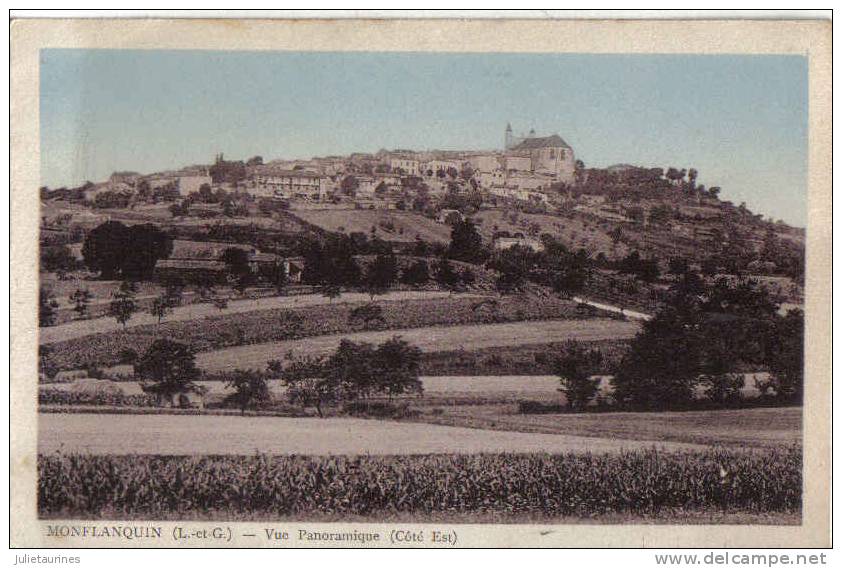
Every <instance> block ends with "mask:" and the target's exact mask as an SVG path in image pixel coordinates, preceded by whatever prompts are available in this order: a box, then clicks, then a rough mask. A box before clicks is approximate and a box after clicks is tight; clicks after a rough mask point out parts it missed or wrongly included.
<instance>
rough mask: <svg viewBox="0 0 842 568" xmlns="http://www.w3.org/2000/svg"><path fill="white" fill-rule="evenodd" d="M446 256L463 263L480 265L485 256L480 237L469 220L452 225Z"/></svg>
mask: <svg viewBox="0 0 842 568" xmlns="http://www.w3.org/2000/svg"><path fill="white" fill-rule="evenodd" d="M447 254H448V256H449V257H450V258H453V259H455V260H462V261H464V262H471V263H480V262H482V261H483V260H485V258H486V256H487V254H486V251H485V248H484V247H483V246H482V237H481V236H480V234H479V232H478V231H477V228H476V226H475V225H474V224H473V222H472V221H471V220H470V219H466V220H464V221H461V222H458V223H456V224H454V225H453V228H452V229H451V231H450V246H449V247H448V251H447Z"/></svg>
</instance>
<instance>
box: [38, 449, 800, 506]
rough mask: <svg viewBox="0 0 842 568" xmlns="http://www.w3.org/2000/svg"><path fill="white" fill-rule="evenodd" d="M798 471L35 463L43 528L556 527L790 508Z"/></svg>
mask: <svg viewBox="0 0 842 568" xmlns="http://www.w3.org/2000/svg"><path fill="white" fill-rule="evenodd" d="M801 463H802V457H801V453H800V451H799V450H797V449H795V448H789V449H783V450H770V451H767V452H756V453H749V452H739V451H728V450H722V449H713V450H708V451H704V452H685V453H664V452H659V451H655V450H645V451H634V452H626V453H621V454H616V455H600V456H595V455H588V454H586V455H574V454H563V455H549V454H524V455H516V454H480V455H417V456H383V457H372V456H364V457H363V456H361V457H316V456H313V457H305V456H289V457H268V456H265V455H256V456H247V457H246V456H236V457H223V456H206V457H186V456H169V457H167V456H151V455H145V456H131V455H128V456H83V455H76V454H73V455H61V454H54V455H41V456H39V458H38V472H39V476H38V480H39V481H38V509H39V514H40V516H41V517H45V518H51V517H73V518H136V519H141V518H148V519H163V518H202V519H231V518H235V519H249V518H252V519H270V518H283V517H285V516H288V515H294V516H295V518H298V519H306V518H319V519H324V520H330V519H333V520H342V519H348V518H356V517H363V518H365V519H370V520H377V519H386V518H393V517H395V516H401V515H411V516H412V518H413V519H414V520H423V519H425V518H439V517H441V516H443V515H444V516H447V515H452V516H454V517H460V516H461V517H463V518H464V516H465V515H466V514H468V515H477V516H478V517H482V516H488V515H493V516H495V517H496V518H498V519H500V520H506V519H510V518H524V517H526V518H533V519H558V518H563V517H571V516H572V517H579V518H598V517H599V516H602V515H616V514H621V515H658V516H661V515H664V516H673V515H676V514H679V513H682V512H692V511H702V510H704V511H718V512H720V513H724V514H727V513H746V514H759V513H783V514H791V513H795V512H799V511H800V508H801Z"/></svg>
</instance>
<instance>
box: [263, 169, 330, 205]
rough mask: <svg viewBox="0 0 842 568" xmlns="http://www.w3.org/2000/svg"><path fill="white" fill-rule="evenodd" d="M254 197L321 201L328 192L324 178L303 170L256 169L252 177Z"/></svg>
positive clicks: (326, 181) (327, 185)
mask: <svg viewBox="0 0 842 568" xmlns="http://www.w3.org/2000/svg"><path fill="white" fill-rule="evenodd" d="M253 182H254V187H253V193H254V194H255V195H262V196H267V197H268V196H272V197H279V198H282V199H309V200H311V201H323V200H324V199H325V198H326V197H327V194H328V192H329V188H330V187H329V186H330V183H329V180H328V178H327V177H326V176H323V175H321V174H316V173H313V172H307V171H304V170H279V169H275V168H260V169H256V170H255V172H254V175H253Z"/></svg>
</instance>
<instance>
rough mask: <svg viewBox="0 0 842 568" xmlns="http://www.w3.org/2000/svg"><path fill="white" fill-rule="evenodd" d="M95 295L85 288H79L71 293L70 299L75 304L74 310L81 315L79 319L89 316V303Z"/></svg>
mask: <svg viewBox="0 0 842 568" xmlns="http://www.w3.org/2000/svg"><path fill="white" fill-rule="evenodd" d="M93 297H94V295H93V294H91V292H90V291H89V290H88V289H87V288H85V289H84V290H82V289H79V288H77V289H76V291H74V292H73V293H72V294H71V295H70V301H71V302H73V303H74V304H75V305H74V306H73V311H75V312H76V313H77V314H78V315H79V319H85V318H87V316H88V305H89V304H90V303H91V298H93Z"/></svg>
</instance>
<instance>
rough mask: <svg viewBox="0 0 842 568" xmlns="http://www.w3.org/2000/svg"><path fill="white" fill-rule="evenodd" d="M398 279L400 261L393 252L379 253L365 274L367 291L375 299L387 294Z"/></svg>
mask: <svg viewBox="0 0 842 568" xmlns="http://www.w3.org/2000/svg"><path fill="white" fill-rule="evenodd" d="M397 279H398V263H397V260H396V259H395V256H394V255H393V254H378V255H377V257H375V259H374V261H373V262H372V263H371V264H370V265H369V266H368V269H367V270H366V274H365V291H366V292H368V294H369V295H370V296H371V299H372V300H373V299H374V296H375V295H378V294H385V293H386V292H387V291H388V290H389V288H391V287H392V286H393V285H394V284H395V282H396V281H397Z"/></svg>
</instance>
